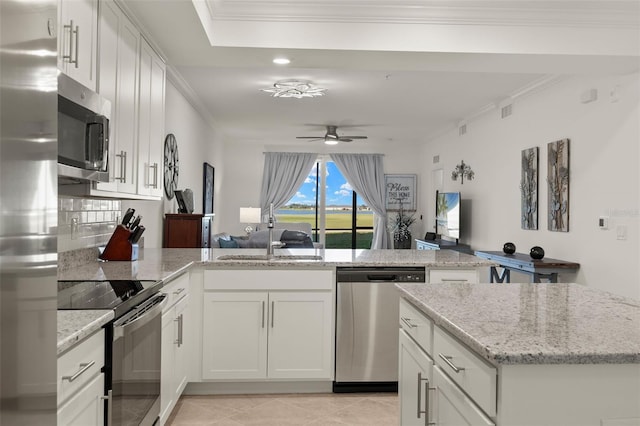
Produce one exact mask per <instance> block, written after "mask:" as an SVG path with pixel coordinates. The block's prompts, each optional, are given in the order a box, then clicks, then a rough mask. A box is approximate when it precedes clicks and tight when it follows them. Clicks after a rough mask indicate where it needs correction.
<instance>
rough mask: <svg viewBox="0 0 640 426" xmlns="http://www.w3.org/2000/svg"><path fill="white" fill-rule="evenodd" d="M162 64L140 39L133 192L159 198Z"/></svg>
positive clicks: (162, 121)
mask: <svg viewBox="0 0 640 426" xmlns="http://www.w3.org/2000/svg"><path fill="white" fill-rule="evenodd" d="M164 94H165V64H164V62H163V61H162V59H160V57H159V56H158V54H157V53H156V52H155V51H154V50H153V49H152V48H151V46H149V43H147V41H146V40H145V39H144V38H143V39H142V40H141V43H140V77H139V94H138V99H139V104H138V111H139V120H138V178H137V193H138V194H141V195H149V196H155V197H158V198H161V197H162V182H163V180H164V179H163V162H162V161H163V152H164V151H163V146H164V138H163V135H164Z"/></svg>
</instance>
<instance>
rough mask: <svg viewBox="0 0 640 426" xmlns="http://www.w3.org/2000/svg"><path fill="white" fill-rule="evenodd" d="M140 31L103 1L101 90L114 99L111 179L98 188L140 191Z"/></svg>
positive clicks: (127, 191)
mask: <svg viewBox="0 0 640 426" xmlns="http://www.w3.org/2000/svg"><path fill="white" fill-rule="evenodd" d="M139 42H140V33H139V32H138V30H137V29H136V28H135V26H134V25H133V24H132V23H131V21H129V19H127V17H126V16H124V14H123V13H122V11H120V9H119V8H118V6H116V5H115V4H114V3H113V2H111V1H104V2H101V12H100V77H99V81H98V90H99V92H100V93H101V94H102V95H103V96H105V97H106V98H107V99H109V100H110V101H111V120H110V122H109V126H110V135H111V140H110V143H109V146H110V150H109V162H110V164H111V166H110V167H109V180H110V182H109V183H98V184H97V186H96V189H98V190H103V191H117V192H122V193H129V194H134V193H135V192H136V174H135V173H136V171H137V168H136V158H137V157H136V150H135V147H136V144H137V141H138V128H137V120H136V117H137V115H136V112H137V93H138V92H137V80H138V45H139Z"/></svg>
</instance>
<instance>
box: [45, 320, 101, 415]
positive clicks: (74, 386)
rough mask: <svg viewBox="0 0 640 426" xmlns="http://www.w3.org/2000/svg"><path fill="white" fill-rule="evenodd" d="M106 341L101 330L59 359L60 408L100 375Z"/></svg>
mask: <svg viewBox="0 0 640 426" xmlns="http://www.w3.org/2000/svg"><path fill="white" fill-rule="evenodd" d="M104 339H105V337H104V330H103V329H101V330H100V331H98V332H96V333H94V334H93V335H91V336H90V337H88V338H87V339H85V340H83V341H82V342H80V343H78V344H77V345H76V346H74V347H72V348H71V349H69V350H68V351H67V352H65V353H64V354H62V355H61V356H60V357H58V373H57V374H58V376H57V383H58V406H60V405H61V404H62V403H64V402H65V401H66V400H67V399H68V398H69V397H71V396H72V395H73V394H74V393H75V392H77V391H78V390H79V389H80V388H82V387H83V386H84V385H85V384H87V383H89V382H90V381H91V380H92V379H93V378H95V377H96V376H97V375H98V374H100V369H101V368H102V367H103V366H104Z"/></svg>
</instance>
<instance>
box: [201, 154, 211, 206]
mask: <svg viewBox="0 0 640 426" xmlns="http://www.w3.org/2000/svg"><path fill="white" fill-rule="evenodd" d="M213 177H214V169H213V166H212V165H211V164H209V163H204V172H203V182H202V212H203V213H204V214H213Z"/></svg>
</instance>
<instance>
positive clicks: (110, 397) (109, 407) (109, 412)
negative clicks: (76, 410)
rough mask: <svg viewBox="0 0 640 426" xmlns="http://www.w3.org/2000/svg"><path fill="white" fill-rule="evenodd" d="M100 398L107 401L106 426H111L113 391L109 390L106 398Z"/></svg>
mask: <svg viewBox="0 0 640 426" xmlns="http://www.w3.org/2000/svg"><path fill="white" fill-rule="evenodd" d="M100 398H101V399H103V400H106V401H107V426H111V425H112V424H113V423H112V418H113V391H112V390H111V389H109V391H108V392H107V396H101V397H100Z"/></svg>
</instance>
